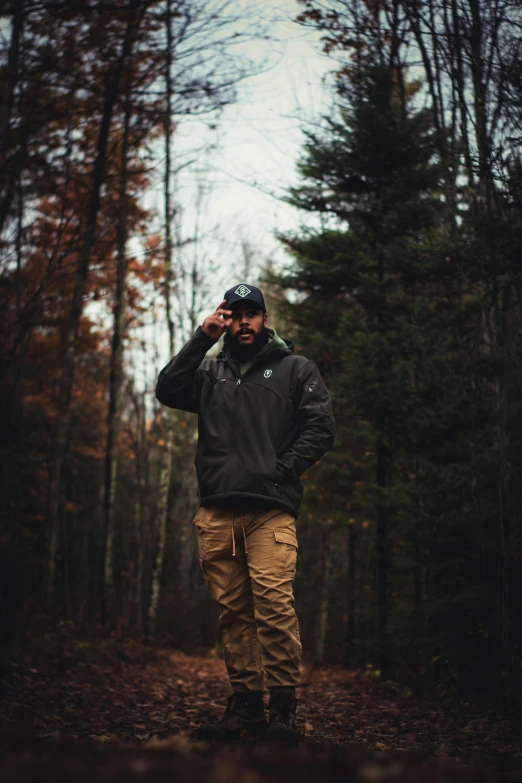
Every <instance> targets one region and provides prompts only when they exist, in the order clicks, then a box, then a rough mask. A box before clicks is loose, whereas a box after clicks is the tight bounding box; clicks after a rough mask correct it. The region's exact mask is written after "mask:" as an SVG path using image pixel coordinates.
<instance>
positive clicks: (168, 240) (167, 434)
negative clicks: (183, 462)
mask: <svg viewBox="0 0 522 783" xmlns="http://www.w3.org/2000/svg"><path fill="white" fill-rule="evenodd" d="M166 10H167V14H166V26H167V49H166V52H165V55H166V64H165V68H166V73H165V92H166V111H165V124H164V132H165V180H164V209H165V282H164V287H163V293H164V299H165V313H166V319H167V328H168V332H169V355H170V356H173V354H174V322H173V319H172V312H171V281H172V245H173V242H172V206H171V191H170V187H171V183H170V179H171V149H170V146H171V137H172V120H171V112H172V79H171V68H172V48H173V40H172V3H171V0H167V8H166ZM163 426H164V441H165V446H164V452H163V464H162V467H161V471H160V479H159V487H158V509H157V520H158V525H157V531H158V532H157V543H156V547H157V548H156V557H155V559H154V565H153V570H152V585H151V593H150V601H149V607H148V611H147V629H146V632H147V636H148V637H149V638H150V637H152V636H153V635H154V633H155V630H156V615H157V609H158V602H159V595H160V589H161V575H162V573H163V555H164V551H165V539H166V534H167V512H168V495H169V488H170V476H171V471H172V451H173V446H174V438H173V427H174V414H173V411H171V410H168V411H166V412H165V413H164V415H163Z"/></svg>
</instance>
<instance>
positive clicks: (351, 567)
mask: <svg viewBox="0 0 522 783" xmlns="http://www.w3.org/2000/svg"><path fill="white" fill-rule="evenodd" d="M346 548H347V552H346V565H347V568H346V615H347V617H346V632H345V646H344V665H345V666H352V665H353V661H352V657H351V653H352V645H353V641H354V639H355V631H356V626H355V562H356V552H357V533H356V531H355V529H354V527H353V526H352V525H349V526H348V536H347V538H346Z"/></svg>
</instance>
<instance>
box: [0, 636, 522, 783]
mask: <svg viewBox="0 0 522 783" xmlns="http://www.w3.org/2000/svg"><path fill="white" fill-rule="evenodd" d="M3 689H4V693H5V697H4V699H3V701H2V706H1V708H0V725H1V727H2V742H3V745H4V748H5V749H6V750H7V754H6V756H5V757H4V766H3V767H0V776H1V777H2V779H4V780H24V781H25V780H27V781H28V780H32V779H33V777H32V769H33V768H32V766H31V765H34V772H35V775H36V777H35V778H34V779H35V780H37V779H39V778H38V774H37V773H38V770H41V766H40V765H41V763H42V762H41V759H40V756H39V754H41V752H42V749H47V750H46V752H45V753H44V757H45V758H46V759H47V762H46V763H49V764H51V765H52V764H53V763H54V761H53V759H54V755H53V754H55V755H56V754H58V757H59V758H60V759H61V762H60V764H59V771H57V770H56V769H54V771H53V773H52V776H53V778H55V779H57V780H58V779H63V780H66V779H70V778H68V777H67V775H70V776H71V777H74V778H75V781H77V783H78V781H79V780H83V779H84V778H83V777H82V776H83V774H84V772H85V779H86V780H87V779H88V774H90V775H91V778H92V774H96V773H93V769H95V767H93V764H101V765H102V766H103V769H104V775H103V779H104V780H120V779H121V780H124V779H128V778H133V777H143V776H146V777H147V780H149V779H150V780H154V781H155V780H161V779H163V774H165V775H167V772H166V770H167V771H168V769H169V764H170V765H171V767H170V773H169V774H170V775H171V774H172V773H173V771H174V768H173V767H172V764H174V762H175V771H176V774H177V775H178V779H180V780H183V781H185V780H192V779H194V780H198V781H204V780H207V779H208V780H213V781H215V782H217V783H223V782H224V781H227V780H234V783H240V781H243V780H244V781H245V783H265V781H269V780H279V777H278V775H279V772H278V769H279V767H278V763H277V759H278V758H280V754H282V753H283V751H282V750H275V751H274V749H273V748H272V749H270V748H268V749H267V746H266V745H264V744H262V743H261V744H260V745H257V746H254V747H239V748H234V749H229V748H225V749H218V750H217V749H215V748H212V747H208V746H206V745H202V744H201V743H194V742H192V741H191V737H192V734H193V732H194V730H195V729H196V728H197V726H199V724H200V723H201V722H204V721H206V720H208V719H211V718H216V717H219V716H220V715H221V714H222V712H223V708H224V704H225V701H226V697H227V695H228V694H229V692H230V691H229V686H228V681H227V678H226V672H225V667H224V664H223V661H221V660H219V659H216V658H207V657H192V656H190V657H189V656H186V655H184V654H183V653H179V652H173V651H169V650H151V649H150V648H145V647H141V646H139V645H137V644H135V643H128V644H124V643H120V644H118V645H114V644H113V645H112V646H111V645H110V644H107V645H105V647H104V646H103V644H102V643H94V642H93V643H90V644H85V645H84V648H82V647H81V645H80V646H79V647H77V648H74V649H73V650H72V651H71V650H65V651H64V653H63V660H61V661H59V662H57V661H53V665H47V664H46V663H45V660H44V661H43V662H42V661H40V662H38V661H37V662H36V663H34V662H30V663H28V662H24V663H20V662H12V663H10V664H9V667H8V673H7V676H6V678H5V680H4V683H3ZM297 695H298V700H299V709H298V729H299V730H300V732H301V733H302V734H303V735H304V736H305V740H304V742H303V743H302V744H301V746H300V748H299V749H298V750H295V751H290V750H287V751H284V753H285V754H286V755H285V756H284V758H285V762H284V764H283V768H284V769H286V770H287V775H288V776H287V777H286V778H282V779H286V780H294V779H299V780H300V781H303V782H304V781H307V780H316V779H317V780H319V779H322V778H323V777H325V776H326V773H327V768H328V769H330V767H331V769H330V772H328V776H329V777H333V779H336V778H337V777H339V775H340V771H341V770H342V769H344V770H345V772H344V773H343V774H344V775H346V774H348V772H349V773H350V776H348V777H346V776H345V777H342V779H345V780H353V781H361V782H362V781H367V782H368V783H372V782H375V783H378V782H379V781H381V780H383V781H384V780H386V781H404V782H405V781H409V780H412V781H413V780H415V781H424V780H426V781H431V780H433V781H435V780H440V781H445V780H448V781H449V780H477V781H478V780H492V781H498V780H501V779H502V780H513V781H514V780H520V781H522V737H521V734H520V730H519V727H518V726H517V725H516V724H513V723H510V722H509V721H507V720H501V719H499V718H497V717H495V716H494V715H493V714H484V713H481V714H478V713H477V712H476V711H475V710H473V709H472V708H471V707H470V706H469V705H468V706H466V707H464V706H463V705H460V706H459V707H458V708H457V707H453V708H452V709H451V711H450V710H449V709H448V708H444V707H443V706H441V705H440V704H438V703H436V702H432V701H429V700H420V699H414V698H408V699H404V698H401V697H398V696H396V695H390V694H389V693H387V692H386V691H385V690H384V689H383V688H382V687H381V686H380V685H379V684H376V683H375V682H373V681H372V680H371V679H369V678H368V677H367V676H365V674H364V673H362V672H351V671H347V670H344V669H341V668H337V667H321V668H306V667H304V668H303V670H302V686H301V687H300V688H299V689H298V694H297ZM49 743H52V745H51V747H53V748H54V750H53V751H52V752H51V753H50V752H49V747H50V746H49ZM93 746H94V747H95V748H97V750H96V753H94V754H93V752H92V750H87V749H86V748H92V747H93ZM100 748H105V751H103V752H102V750H100ZM28 750H29V751H30V752H28ZM158 753H159V755H158ZM60 754H61V755H60ZM165 754H167V755H166V757H165V758H164V756H165ZM169 754H170V755H169ZM238 754H239V755H238ZM245 754H247V755H246V756H245ZM267 754H268V755H267ZM278 754H279V755H278ZM84 757H85V758H84ZM5 759H7V761H5ZM86 759H89V761H88V762H87V761H86ZM168 759H170V762H169V761H168ZM245 759H248V760H245ZM288 759H290V760H291V762H289V761H288ZM289 764H290V766H288V765H289ZM6 765H7V766H6ZM75 765H76V766H75ZM82 765H83V766H82ZM165 765H166V766H165ZM180 765H181V766H180ZM184 765H185V766H184ZM216 765H217V767H216ZM238 765H239V767H238ZM241 765H243V766H241ZM245 765H246V766H245ZM274 765H275V766H274ZM332 765H333V766H332ZM343 765H344V766H343ZM76 767H78V769H77V770H76V772H74V769H76ZM182 767H183V769H185V767H186V769H185V772H184V773H183V775H185V777H184V776H183V775H181V772H182V769H181V768H182ZM479 768H480V769H483V770H485V771H483V772H479V771H478V769H479ZM96 769H97V767H96ZM239 769H241V770H242V772H241V773H240V772H239V771H238V770H239ZM247 769H248V770H250V773H249V774H250V777H248V775H247V776H246V777H245V775H246V770H247ZM67 770H68V771H67ZM81 770H83V771H84V772H81V774H80V771H81ZM89 770H90V772H89ZM111 770H112V771H111ZM140 770H141V771H140ZM162 770H163V771H162ZM227 770H228V771H227ZM313 770H315V772H313ZM321 770H322V771H321ZM335 770H337V772H336V771H335ZM412 770H416V772H415V774H414V776H413V777H410V772H411V774H412V775H413V772H412ZM488 770H489V771H488ZM312 773H313V774H312ZM316 773H317V777H313V775H314V774H316ZM180 775H181V776H180ZM415 775H416V776H415ZM470 775H472V776H471V777H470ZM187 776H188V777H187ZM455 776H457V777H455ZM167 777H168V775H167ZM165 779H166V778H165ZM339 779H341V778H339Z"/></svg>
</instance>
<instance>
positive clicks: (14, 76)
mask: <svg viewBox="0 0 522 783" xmlns="http://www.w3.org/2000/svg"><path fill="white" fill-rule="evenodd" d="M24 2H25V0H17V2H16V3H15V4H14V7H15V9H16V10H15V13H14V18H13V27H12V30H11V41H10V44H9V54H8V57H7V67H6V69H5V71H4V80H3V85H2V103H1V105H0V150H1V151H2V152H5V150H6V149H7V147H8V146H9V140H8V136H9V125H10V121H11V111H12V108H13V103H14V94H15V88H16V83H17V80H18V55H19V51H20V38H21V37H22V29H23V23H24V15H25V9H24Z"/></svg>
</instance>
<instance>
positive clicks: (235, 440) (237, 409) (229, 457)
mask: <svg viewBox="0 0 522 783" xmlns="http://www.w3.org/2000/svg"><path fill="white" fill-rule="evenodd" d="M240 386H241V378H238V379H237V381H236V397H237V398H238V400H237V405H236V415H235V417H234V430H233V433H232V436H233V443H234V445H235V444H236V442H237V438H236V430H237V420H238V418H239V403H240V401H241V400H240V398H239V387H240ZM231 470H232V453H230V454H229V455H228V469H227V479H226V481H225V495H226V494H227V492H228V485H229V484H230V472H231Z"/></svg>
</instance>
